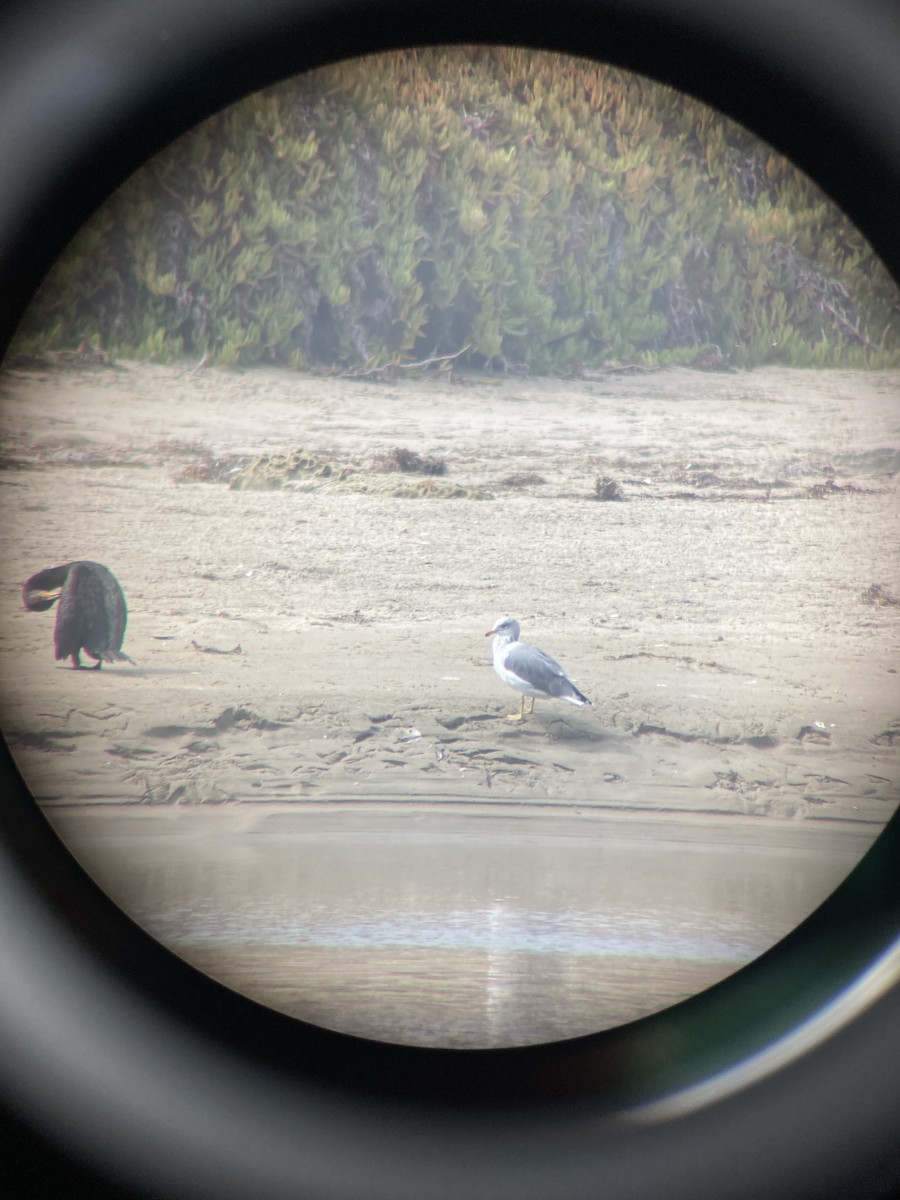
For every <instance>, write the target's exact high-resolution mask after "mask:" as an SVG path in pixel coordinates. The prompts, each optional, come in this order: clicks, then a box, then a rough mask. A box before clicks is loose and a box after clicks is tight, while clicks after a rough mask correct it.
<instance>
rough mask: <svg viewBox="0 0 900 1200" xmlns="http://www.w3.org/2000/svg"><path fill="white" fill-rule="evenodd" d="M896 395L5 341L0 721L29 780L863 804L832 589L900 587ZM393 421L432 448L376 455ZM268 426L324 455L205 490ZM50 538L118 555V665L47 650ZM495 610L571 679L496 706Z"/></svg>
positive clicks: (254, 790) (881, 705) (747, 809)
mask: <svg viewBox="0 0 900 1200" xmlns="http://www.w3.org/2000/svg"><path fill="white" fill-rule="evenodd" d="M898 394H900V377H898V375H897V374H892V373H872V374H854V373H849V372H814V371H787V370H781V369H777V368H771V369H766V370H760V371H755V372H751V373H725V374H713V373H703V372H699V371H690V370H669V371H660V372H654V373H646V374H645V373H637V372H634V373H628V372H609V373H605V374H599V375H598V376H597V377H595V378H592V379H589V380H588V379H579V380H571V381H564V380H532V379H518V378H503V379H490V378H487V379H485V378H480V377H472V378H466V377H461V378H456V379H452V380H447V379H443V378H441V379H437V380H435V379H429V378H426V379H420V380H408V381H407V380H394V381H380V380H365V379H335V378H317V377H314V376H301V375H294V374H291V373H288V372H280V371H274V370H272V371H267V370H256V371H252V372H247V373H246V374H238V373H226V372H219V371H209V370H204V371H195V372H192V371H191V370H189V369H187V368H185V367H184V366H183V365H182V366H162V365H152V364H143V365H140V364H127V363H126V364H120V365H119V366H118V367H116V368H113V369H110V368H96V369H80V370H79V369H70V370H59V369H52V368H49V367H48V368H47V369H44V370H7V371H5V372H4V373H3V376H2V421H3V442H4V454H5V459H4V464H3V465H4V470H3V471H2V473H0V482H2V484H3V487H4V492H3V509H4V513H5V522H4V533H3V547H2V555H3V564H4V570H3V580H4V583H3V585H2V590H3V602H2V623H0V639H2V640H0V650H2V653H3V656H4V660H3V661H4V663H5V666H6V670H5V672H4V678H5V681H6V682H5V684H4V688H3V701H2V703H3V711H2V727H3V730H4V733H5V735H6V736H7V738H8V740H9V741H10V744H11V746H12V748H13V751H14V753H15V755H16V758H17V760H18V762H19V763H20V765H21V769H22V771H23V773H24V775H25V778H26V780H27V781H28V783H29V785H30V787H31V789H32V791H33V793H34V795H35V796H36V798H37V799H38V801H39V802H40V803H41V804H42V805H44V806H45V807H48V808H50V807H52V806H55V805H61V804H66V805H71V804H73V803H75V804H181V805H184V804H213V803H214V804H220V803H229V802H242V803H248V802H253V803H259V804H265V803H270V804H271V803H278V804H285V803H288V804H294V803H297V802H304V801H310V800H312V801H324V802H328V801H347V800H353V799H356V798H359V799H363V800H365V801H377V800H379V799H382V798H384V799H389V798H390V799H393V800H398V801H401V800H403V801H426V802H429V803H437V802H445V803H446V802H455V803H462V802H465V803H471V802H476V803H486V802H489V803H491V804H501V805H503V804H508V803H515V804H522V803H528V804H540V805H547V804H551V805H566V804H569V805H572V804H575V805H589V806H591V807H594V808H596V807H603V808H610V809H622V810H630V809H643V810H654V811H664V812H666V813H670V814H671V813H685V812H695V813H696V812H699V813H704V812H709V813H734V814H747V815H751V816H754V817H756V816H766V817H771V818H779V819H790V820H795V819H802V820H829V821H832V820H837V821H852V822H864V823H867V824H871V825H872V826H873V833H874V832H875V830H876V829H877V827H880V826H881V825H882V824H883V823H884V822H885V820H886V819H887V818H888V817H889V816H890V815H891V814H892V812H893V811H894V808H895V807H896V802H897V797H898V780H900V770H898V763H897V750H896V748H895V742H896V741H897V739H898V738H900V723H898V716H900V703H898V685H897V679H898V676H897V668H898V666H900V654H898V646H900V609H898V608H897V607H896V606H894V605H892V604H889V603H872V602H867V601H866V600H865V599H864V593H865V592H866V589H868V588H870V587H871V586H872V585H880V586H881V587H882V588H884V589H886V592H885V593H883V595H886V596H887V597H891V596H893V595H896V594H897V593H898V592H900V560H898V555H897V546H898V544H900V538H898V532H900V520H898V518H900V505H898V496H897V475H896V472H897V469H898V467H900V449H898V447H900V427H898V415H897V398H898ZM394 447H403V448H405V449H408V450H409V451H411V452H413V453H415V454H419V455H421V456H423V457H424V456H431V457H433V458H436V459H439V460H441V461H442V462H444V463H445V474H444V475H443V476H441V477H440V478H435V479H430V478H429V479H426V478H425V477H423V476H415V475H405V474H397V473H394V474H390V473H388V472H386V471H385V470H384V460H385V455H386V454H387V453H388V452H389V451H390V450H391V449H392V448H394ZM299 448H303V449H304V450H305V451H306V452H307V453H310V454H312V455H313V456H317V457H318V458H319V459H321V460H322V461H329V462H332V463H336V464H338V466H339V467H340V470H339V471H338V472H336V473H335V474H333V475H331V476H330V477H327V478H323V477H313V478H298V479H294V480H288V481H287V482H286V483H285V486H283V487H281V488H280V489H278V490H265V491H263V490H251V489H246V490H237V489H234V488H229V486H228V480H229V478H232V477H233V476H234V475H235V474H236V473H237V472H238V470H239V468H240V466H242V465H243V464H245V463H246V462H247V461H248V460H249V459H251V458H252V457H253V456H255V455H260V454H267V455H277V454H288V453H290V452H292V451H296V450H298V449H299ZM276 461H277V460H276ZM598 477H600V478H602V479H606V480H612V481H613V482H614V483H616V484H617V485H618V488H619V489H620V491H619V494H621V495H622V496H623V499H621V500H614V501H604V500H600V499H598V498H597V497H596V491H597V479H598ZM386 484H390V488H389V489H388V490H384V489H385V486H386ZM395 485H396V486H395ZM416 488H418V489H419V491H418V492H417V491H416ZM429 488H430V489H432V490H431V491H429ZM391 489H393V491H394V494H391ZM439 489H443V490H439ZM74 558H92V559H95V560H98V561H100V562H103V563H106V564H107V565H108V566H109V567H110V568H111V569H112V570H113V571H114V572H115V574H116V575H117V576H118V578H119V580H120V582H121V584H122V586H123V588H124V590H125V594H126V596H127V598H128V603H129V609H130V616H129V626H128V632H127V635H126V641H125V649H126V650H127V651H128V653H129V654H130V655H131V656H132V657H133V658H134V659H135V660H136V662H137V663H138V665H137V666H136V667H132V666H129V665H128V664H121V665H116V666H113V667H110V666H105V667H104V668H103V670H102V671H98V672H93V673H87V672H77V671H72V670H70V669H69V665H68V664H67V663H66V664H63V663H55V662H54V659H53V646H52V629H53V613H52V612H51V613H48V614H31V613H27V612H25V611H24V610H23V609H22V605H21V598H20V589H21V585H22V582H23V581H24V579H25V578H26V577H27V576H28V575H30V574H31V573H33V572H34V571H36V570H38V569H39V568H42V567H45V566H50V565H52V564H55V563H58V562H64V561H67V560H69V559H74ZM879 595H882V593H879ZM877 598H878V597H876V599H877ZM502 613H509V614H511V615H514V616H516V617H517V618H518V619H519V620H520V621H521V623H522V628H523V633H522V636H523V638H525V639H526V640H531V641H533V642H534V643H536V644H537V645H539V646H541V647H543V648H544V649H545V650H547V651H548V652H549V653H550V654H552V655H553V656H554V657H556V658H558V659H559V660H560V661H561V662H562V663H563V664H564V666H565V667H566V669H567V670H568V671H569V673H570V674H571V675H572V677H573V678H574V679H575V680H576V682H577V684H578V686H579V687H580V688H581V689H582V690H583V691H584V692H585V693H586V694H587V695H588V696H589V697H591V699H592V700H593V704H594V707H593V708H580V709H576V708H574V707H571V706H568V705H565V704H562V703H558V702H556V703H551V702H541V701H539V702H538V704H537V706H536V709H535V714H534V716H533V717H532V718H531V719H529V720H527V721H526V722H524V723H523V724H522V725H521V726H516V725H513V724H510V723H508V722H507V721H506V719H505V717H506V714H507V713H509V712H512V711H513V710H514V709H515V708H516V706H517V702H518V696H517V695H516V694H515V693H513V692H512V691H511V690H509V689H507V688H504V686H503V685H502V684H501V682H500V681H499V680H498V679H497V678H496V676H495V675H494V673H493V670H492V669H491V666H490V655H489V649H490V643H489V641H487V640H486V639H485V637H484V636H483V635H484V632H485V630H487V629H488V628H489V627H490V626H491V624H492V623H493V621H494V619H495V617H496V616H497V615H498V614H502Z"/></svg>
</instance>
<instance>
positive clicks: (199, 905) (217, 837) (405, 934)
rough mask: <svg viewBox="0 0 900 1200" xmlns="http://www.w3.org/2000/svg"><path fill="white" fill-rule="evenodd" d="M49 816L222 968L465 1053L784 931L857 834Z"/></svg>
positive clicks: (345, 1021) (815, 898)
mask: <svg viewBox="0 0 900 1200" xmlns="http://www.w3.org/2000/svg"><path fill="white" fill-rule="evenodd" d="M241 809H244V811H241ZM53 822H54V824H55V825H56V827H57V829H58V830H59V832H60V833H61V834H62V835H63V837H64V839H65V840H66V842H67V844H68V845H69V847H70V848H71V849H72V850H73V851H74V852H75V853H76V856H77V857H79V858H80V860H81V861H82V862H83V863H84V865H85V866H86V867H87V868H88V869H89V870H90V871H91V873H92V874H93V876H94V878H95V879H96V880H97V881H98V883H100V885H101V886H102V887H103V888H104V889H105V890H106V891H107V892H108V893H109V894H110V895H111V896H112V897H113V899H114V900H116V902H117V903H119V904H120V906H121V907H122V908H124V909H125V910H126V911H127V912H128V913H130V914H131V915H132V916H133V917H134V918H136V919H137V920H138V921H139V923H140V924H141V925H142V926H143V927H144V928H145V929H146V930H147V931H148V932H150V933H151V934H153V935H154V936H155V937H156V938H158V939H159V940H160V941H161V942H163V943H164V944H165V945H167V946H169V947H170V948H171V949H172V950H174V951H175V952H176V953H178V954H179V955H180V956H182V957H183V958H185V959H186V960H187V961H189V962H191V963H193V964H194V965H196V966H198V967H199V968H201V969H202V970H204V971H206V972H207V973H208V974H209V975H210V976H212V977H213V978H215V979H217V980H219V981H221V982H222V983H225V984H227V985H228V986H230V987H232V988H234V989H235V990H237V991H240V992H242V993H244V994H245V995H247V996H250V997H252V998H253V999H256V1000H259V1001H261V1002H263V1003H265V1004H268V1005H270V1006H271V1007H273V1008H276V1009H279V1010H281V1011H284V1012H286V1013H289V1014H290V1015H292V1016H295V1017H299V1018H301V1019H304V1020H307V1021H312V1022H314V1023H316V1024H319V1025H323V1026H327V1027H329V1028H333V1029H339V1030H342V1031H345V1032H350V1033H357V1034H361V1035H364V1036H368V1037H375V1038H380V1039H383V1040H387V1041H396V1042H405V1043H411V1044H417V1045H432V1046H466V1047H473V1046H503V1045H516V1044H518V1045H523V1044H528V1043H534V1042H541V1041H548V1040H554V1039H558V1038H563V1037H572V1036H577V1035H580V1034H584V1033H591V1032H596V1031H599V1030H601V1029H605V1028H609V1027H611V1026H614V1025H618V1024H621V1023H623V1022H626V1021H629V1020H633V1019H635V1018H637V1017H640V1016H644V1015H647V1014H649V1013H652V1012H655V1011H658V1010H659V1009H661V1008H664V1007H666V1006H668V1005H669V1004H672V1003H674V1002H677V1001H679V1000H682V999H685V998H687V997H688V996H690V995H693V994H694V993H695V992H697V991H699V990H701V989H703V988H705V987H708V986H710V985H711V984H713V983H715V982H717V981H718V980H720V979H723V978H725V977H726V976H728V975H730V974H731V973H732V972H734V971H735V970H737V969H738V968H739V967H740V966H742V965H743V964H745V963H747V962H749V961H750V960H752V959H753V958H755V957H756V956H757V955H758V954H760V953H761V952H762V951H764V950H766V949H767V948H768V947H770V946H771V945H773V944H774V943H775V942H776V941H778V940H779V939H780V938H781V937H783V936H784V935H785V934H786V933H788V932H789V931H790V930H791V929H793V928H794V927H795V926H796V925H797V924H798V923H799V922H800V921H801V920H802V919H803V918H804V917H806V916H807V915H808V914H809V913H810V912H811V911H812V910H813V909H814V908H816V907H817V905H818V904H819V903H820V902H821V901H822V900H823V899H824V898H825V897H826V896H827V895H828V894H829V893H830V892H831V891H832V890H833V889H834V887H835V886H836V885H837V884H838V883H839V882H840V881H841V879H842V878H844V876H845V875H846V874H847V872H848V871H849V870H850V869H851V868H852V867H853V866H854V865H855V863H856V862H857V861H858V860H859V857H860V855H861V854H862V853H863V852H864V851H865V849H866V848H867V846H868V844H869V843H870V842H871V841H872V839H873V837H874V836H875V833H874V831H866V830H856V829H854V828H852V827H850V828H843V829H842V828H839V827H828V826H818V827H814V826H811V825H810V826H800V825H779V824H778V823H775V822H762V821H757V822H748V821H742V820H735V821H728V820H723V819H721V818H720V819H718V820H715V819H713V820H710V821H709V822H704V821H702V820H693V821H691V822H681V823H679V822H671V821H666V822H662V821H654V820H646V819H644V820H634V819H630V818H621V817H619V818H613V817H596V816H591V817H588V818H581V817H579V816H577V815H575V814H572V813H569V814H567V815H565V816H557V815H553V816H545V815H541V814H535V813H533V812H532V813H528V812H524V811H523V810H521V809H519V808H513V809H511V810H510V811H509V812H508V813H499V814H498V813H493V814H485V813H483V812H476V811H474V810H473V811H472V812H471V813H467V812H463V811H458V810H454V811H450V812H439V811H415V812H404V811H396V810H389V809H386V810H383V811H378V810H373V809H371V808H363V809H357V808H348V809H346V810H344V811H335V810H334V809H332V808H310V809H309V810H304V811H293V812H290V813H273V814H271V815H269V816H264V815H260V814H254V815H253V817H252V818H249V817H248V816H247V813H246V809H245V806H240V808H239V809H236V810H233V812H231V813H229V812H224V811H223V810H217V811H213V810H207V811H205V812H204V811H202V810H197V809H194V810H181V811H179V810H172V809H168V810H166V811H165V812H162V813H159V814H154V813H153V811H152V810H147V809H138V810H134V809H132V810H127V809H124V810H123V809H116V810H105V811H98V810H97V809H93V810H77V809H73V810H69V811H68V812H60V813H57V814H55V815H54V816H53Z"/></svg>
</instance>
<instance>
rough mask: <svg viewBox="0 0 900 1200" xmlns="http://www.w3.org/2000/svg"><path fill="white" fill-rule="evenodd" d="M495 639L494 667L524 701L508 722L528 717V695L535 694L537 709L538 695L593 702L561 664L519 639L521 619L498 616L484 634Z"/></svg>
mask: <svg viewBox="0 0 900 1200" xmlns="http://www.w3.org/2000/svg"><path fill="white" fill-rule="evenodd" d="M484 636H485V637H493V639H494V647H493V650H494V670H495V671H496V672H497V674H498V675H499V676H500V678H501V679H502V680H503V682H504V683H506V684H508V685H509V686H510V687H511V688H515V689H516V691H517V692H521V693H522V703H521V706H520V708H519V711H518V712H517V713H510V714H509V715H508V716H507V718H506V719H507V720H508V721H524V720H525V697H526V696H530V697H531V708H529V710H528V712H529V714H530V713H533V712H534V701H535V698H536V697H538V696H539V697H540V698H541V699H546V700H568V702H569V703H570V704H577V705H579V706H580V705H583V704H590V703H591V702H590V700H588V698H587V696H584V695H582V693H581V692H579V690H578V688H577V687H576V686H575V684H574V683H573V682H572V680H571V679H570V678H569V677H568V675H567V674H566V673H565V671H564V670H563V669H562V667H561V666H560V665H559V663H558V662H557V661H556V660H555V659H553V658H551V657H550V655H549V654H545V653H544V651H543V650H538V648H537V646H529V644H528V643H527V642H520V641H519V622H518V621H514V620H513V618H512V617H498V618H497V620H496V621H495V622H494V626H493V628H492V629H489V630H488V631H487V633H486V634H485V635H484Z"/></svg>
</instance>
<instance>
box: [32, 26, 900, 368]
mask: <svg viewBox="0 0 900 1200" xmlns="http://www.w3.org/2000/svg"><path fill="white" fill-rule="evenodd" d="M85 343H87V344H89V345H91V346H93V347H95V348H102V349H103V350H105V351H106V352H108V353H110V354H112V355H117V356H120V357H125V358H154V359H158V360H160V359H162V360H165V359H175V358H179V357H182V356H184V355H188V354H190V355H192V356H197V357H202V356H204V355H206V356H208V360H209V361H211V362H214V363H217V364H219V365H220V366H236V365H241V366H250V365H252V364H255V363H274V364H281V365H284V366H290V367H294V368H312V367H314V368H320V369H321V368H325V369H340V370H349V371H365V370H373V369H376V370H377V369H378V368H381V367H385V366H388V365H389V364H392V363H397V364H400V363H410V362H417V361H418V362H421V361H424V360H431V359H436V358H439V357H441V356H448V355H455V354H458V353H459V352H460V351H462V354H461V355H460V357H459V360H458V361H459V362H461V363H470V364H472V365H475V366H481V367H485V366H486V367H487V368H489V369H492V370H503V371H508V370H515V371H523V372H529V373H534V374H542V373H559V372H566V371H572V370H577V369H579V368H591V367H600V366H602V365H603V364H604V363H635V364H645V365H648V366H650V365H664V364H668V363H687V362H690V361H691V360H692V359H694V358H695V357H696V356H697V355H698V354H701V353H703V352H704V351H709V350H710V348H711V347H713V346H714V347H716V348H717V349H718V350H719V351H721V353H722V355H723V356H724V357H725V358H726V359H727V361H728V362H729V363H730V364H731V365H733V366H736V367H753V366H757V365H760V364H763V363H771V362H777V363H781V364H786V365H791V366H815V367H823V366H844V367H855V368H859V367H874V366H879V367H884V366H892V365H898V364H900V294H898V289H897V287H896V285H895V284H894V282H893V281H892V279H891V278H890V276H889V275H888V274H887V272H886V270H885V269H884V268H883V266H882V265H881V263H880V261H879V260H878V259H877V258H876V257H875V255H874V253H873V251H872V250H871V248H870V247H869V246H868V244H867V243H866V241H865V239H864V238H863V237H862V235H861V234H860V233H859V231H858V230H857V229H856V228H855V227H854V226H853V225H852V224H851V223H850V222H849V221H848V220H847V218H846V217H845V216H844V215H843V214H842V213H841V212H840V211H839V210H838V209H837V208H835V206H834V205H832V204H831V203H830V202H829V201H828V200H827V199H826V198H825V197H824V196H823V194H822V193H821V192H820V191H819V189H818V188H817V187H816V186H815V185H814V184H813V183H812V182H811V181H810V180H809V179H808V178H807V177H806V176H804V175H803V174H801V173H800V172H799V171H797V170H796V169H795V168H794V167H793V166H792V165H791V164H790V163H789V162H787V161H786V160H785V159H784V158H782V157H781V156H779V155H778V154H777V153H775V152H774V151H773V150H771V149H770V148H769V147H767V146H766V145H764V144H763V143H761V142H760V141H759V140H758V139H757V138H756V137H755V136H753V135H751V134H750V133H748V132H747V131H746V130H745V129H743V128H742V127H740V126H738V125H735V124H734V123H733V122H731V121H729V120H727V119H726V118H725V117H723V116H721V115H720V114H717V113H715V112H714V111H712V110H711V109H709V108H707V107H706V106H705V105H703V104H701V103H699V102H698V101H695V100H693V99H691V98H690V97H687V96H684V95H681V94H680V93H677V92H674V91H672V90H671V89H669V88H666V87H662V86H660V85H658V84H655V83H652V82H650V81H648V80H646V79H643V78H641V77H639V76H635V75H632V74H629V73H628V72H624V71H620V70H617V69H613V68H610V67H605V66H601V65H598V64H596V63H593V62H588V61H583V60H577V59H572V58H569V57H567V56H559V55H553V54H545V53H537V52H533V51H528V50H520V49H510V48H481V47H458V48H451V49H435V50H417V51H408V52H402V53H393V54H387V55H383V56H379V57H375V58H367V59H361V60H353V61H348V62H344V63H340V64H338V65H335V66H332V67H329V68H327V69H323V70H320V71H316V72H312V73H310V74H307V75H304V76H300V77H298V78H296V79H292V80H290V81H288V82H287V83H284V84H282V85H279V86H277V87H273V88H271V89H269V90H266V91H264V92H260V93H257V94H255V95H252V96H250V97H248V98H247V99H246V100H244V101H242V102H240V103H239V104H236V105H234V106H233V107H231V108H229V109H227V110H226V111H224V112H222V113H219V114H218V115H216V116H215V117H213V118H212V119H210V120H209V121H207V122H205V123H204V124H202V125H200V126H198V127H197V128H196V129H194V130H192V131H191V132H190V133H188V134H187V135H185V136H184V137H182V138H180V139H179V140H178V141H177V142H175V143H173V144H172V145H171V146H169V147H168V148H167V149H166V150H165V151H164V152H163V153H161V154H159V155H158V156H157V157H156V158H154V159H152V160H151V161H150V162H148V163H147V164H146V165H145V166H144V167H143V168H142V169H141V170H140V171H138V172H137V173H136V174H135V175H134V176H133V177H132V178H131V179H130V180H129V181H128V182H127V183H126V184H125V185H124V186H123V187H122V188H121V189H120V190H119V191H118V192H116V193H115V194H114V195H113V196H112V197H111V198H110V199H109V201H108V202H107V203H106V204H105V205H104V206H103V208H102V209H101V210H99V211H98V212H97V213H96V214H95V216H94V217H93V218H92V220H91V221H90V222H89V223H88V224H87V225H86V226H85V227H84V228H83V229H82V231H81V232H80V233H79V235H78V236H77V237H76V238H75V239H74V241H73V242H72V244H71V245H70V247H69V248H68V250H67V251H66V253H65V254H64V255H63V256H62V257H61V259H60V260H59V262H58V263H57V264H56V266H55V267H54V269H53V271H52V272H51V273H50V275H49V276H48V277H47V279H46V280H45V282H44V284H43V285H42V287H41V289H40V291H39V293H38V295H37V296H36V298H35V300H34V302H33V304H32V306H31V308H30V309H29V311H28V313H27V314H26V317H25V319H24V320H23V323H22V326H21V328H20V331H19V334H18V337H17V340H16V342H15V344H14V345H13V347H12V348H11V353H12V354H15V353H40V352H42V351H50V350H55V349H62V348H71V347H73V346H76V345H79V344H82V345H83V344H85Z"/></svg>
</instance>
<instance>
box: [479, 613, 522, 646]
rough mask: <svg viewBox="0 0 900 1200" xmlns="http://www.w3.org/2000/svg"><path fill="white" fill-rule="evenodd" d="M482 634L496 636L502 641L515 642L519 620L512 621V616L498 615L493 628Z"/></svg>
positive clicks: (517, 636)
mask: <svg viewBox="0 0 900 1200" xmlns="http://www.w3.org/2000/svg"><path fill="white" fill-rule="evenodd" d="M484 636H485V637H498V638H500V640H501V641H503V642H517V641H518V640H519V622H518V621H514V620H513V618H512V617H498V618H497V620H496V621H495V622H494V625H493V628H492V629H489V630H488V631H487V633H486V634H485V635H484Z"/></svg>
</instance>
